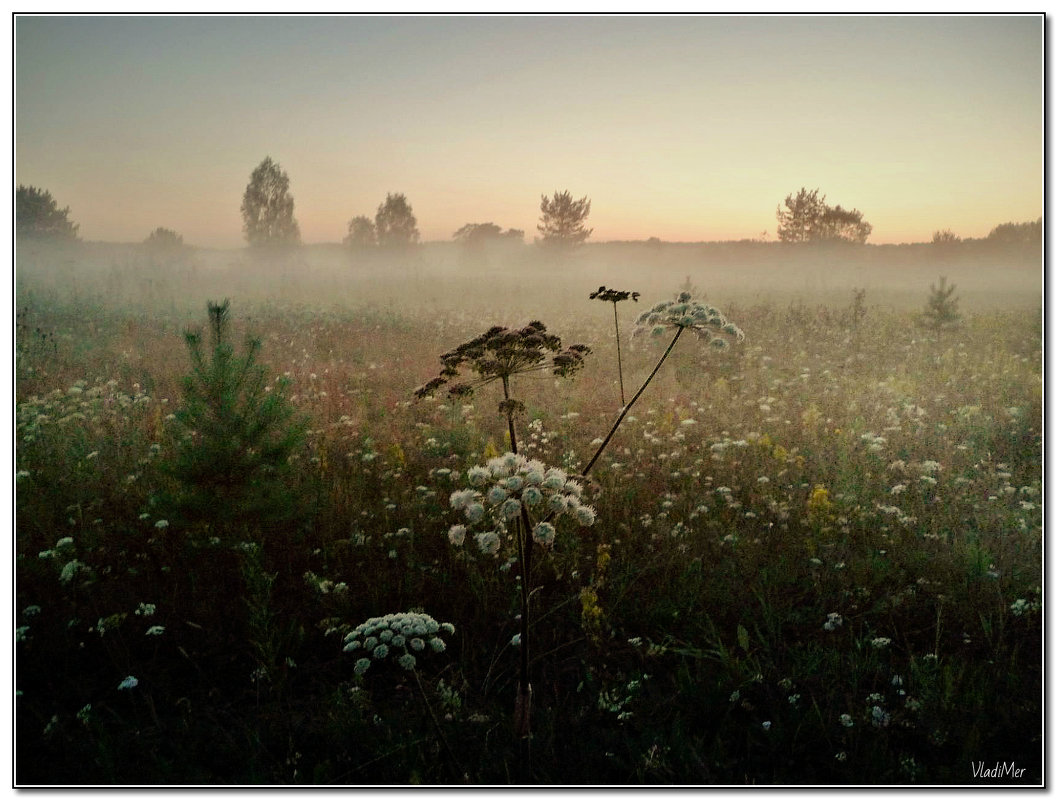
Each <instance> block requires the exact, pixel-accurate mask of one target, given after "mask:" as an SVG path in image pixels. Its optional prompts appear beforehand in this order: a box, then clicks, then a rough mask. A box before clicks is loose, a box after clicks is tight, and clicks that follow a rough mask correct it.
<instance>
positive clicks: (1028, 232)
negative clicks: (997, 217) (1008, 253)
mask: <svg viewBox="0 0 1058 801" xmlns="http://www.w3.org/2000/svg"><path fill="white" fill-rule="evenodd" d="M988 241H989V242H1000V243H1003V244H1009V245H1038V244H1040V243H1041V242H1042V241H1043V218H1042V217H1039V218H1037V219H1036V220H1034V221H1033V222H1023V223H1012V222H1009V223H1003V224H1002V225H997V226H996V227H995V228H993V229H992V230H991V231H990V232H989V233H988Z"/></svg>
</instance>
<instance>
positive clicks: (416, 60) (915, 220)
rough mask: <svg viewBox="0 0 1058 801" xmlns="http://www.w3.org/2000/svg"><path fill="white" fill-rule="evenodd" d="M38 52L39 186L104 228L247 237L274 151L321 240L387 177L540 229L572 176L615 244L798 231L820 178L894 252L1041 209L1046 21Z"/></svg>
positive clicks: (431, 222) (858, 23) (599, 25)
mask: <svg viewBox="0 0 1058 801" xmlns="http://www.w3.org/2000/svg"><path fill="white" fill-rule="evenodd" d="M15 47H16V50H15V114H16V117H15V149H16V153H15V168H16V175H15V178H16V182H17V183H24V184H30V185H34V186H39V187H42V188H45V189H48V190H49V191H51V193H52V194H53V195H54V196H55V198H56V200H57V201H58V202H59V204H60V205H61V206H67V205H68V206H70V209H71V218H72V219H73V220H74V221H75V222H78V223H80V225H81V231H80V232H81V235H82V237H83V238H85V239H90V240H108V241H140V240H142V239H143V238H144V237H146V236H147V234H148V233H150V231H152V230H153V229H154V228H156V227H158V226H165V227H167V228H172V229H174V230H176V231H177V232H179V233H180V234H182V235H183V236H184V239H185V241H187V242H188V243H190V244H194V245H201V246H207V247H239V246H241V245H242V244H243V239H242V221H241V217H240V214H239V204H240V202H241V200H242V193H243V190H244V189H245V187H246V183H247V181H248V179H249V176H250V172H251V171H252V170H253V168H254V167H255V166H256V165H257V164H258V163H259V162H260V161H261V159H263V158H264V157H265V156H266V155H270V156H271V157H272V158H273V159H274V160H276V161H278V162H279V163H280V165H281V166H282V167H283V169H285V170H286V172H287V173H288V175H289V176H290V183H291V192H292V194H293V196H294V201H295V216H296V218H297V219H298V222H299V224H300V226H301V231H302V237H303V239H304V241H306V242H310V243H311V242H338V241H340V240H341V239H342V237H343V236H344V235H345V233H346V227H347V223H348V221H349V219H350V218H352V217H353V216H355V215H359V214H366V215H367V216H369V217H374V213H375V209H376V208H377V206H378V204H379V203H380V202H381V201H382V200H383V199H384V198H385V196H386V193H387V192H403V193H404V194H405V195H406V196H407V198H408V201H409V202H410V203H411V205H412V207H413V210H414V212H415V215H416V217H417V218H418V221H419V229H420V231H421V232H422V235H423V238H424V239H425V240H447V239H450V238H451V235H452V233H453V232H454V231H455V230H456V229H458V228H459V227H460V226H462V225H463V224H465V223H468V222H490V221H491V222H495V223H496V224H498V225H500V226H503V227H504V228H507V227H514V228H522V229H524V230H525V232H526V239H527V241H531V240H532V237H533V235H534V234H535V233H536V224H537V222H538V217H539V203H540V195H541V194H544V193H546V194H549V195H550V194H551V193H552V192H553V191H555V190H563V189H569V190H570V191H571V192H572V193H573V194H574V196H575V197H581V196H583V195H587V196H589V197H590V198H591V200H592V211H591V216H590V218H589V224H590V225H591V226H593V227H594V229H595V233H594V235H593V236H592V241H604V240H610V239H645V238H647V237H650V236H658V237H661V238H662V239H666V240H673V241H697V240H717V239H740V238H747V237H756V236H758V235H759V234H760V233H761V232H762V231H765V230H767V231H768V235H769V238H770V239H774V237H775V227H776V221H775V207H776V205H778V204H779V203H780V202H781V201H782V199H783V198H784V197H785V196H786V195H787V194H790V193H794V192H796V191H797V190H798V189H799V188H800V187H801V186H806V187H808V188H810V189H811V188H815V187H818V188H820V189H821V190H822V191H823V192H824V193H825V194H826V195H827V200H828V202H829V203H831V204H841V205H842V206H844V207H845V208H852V207H854V208H857V209H859V210H861V211H862V212H863V213H864V217H865V219H867V220H868V221H869V222H870V223H871V224H872V225H873V226H874V233H873V234H872V236H871V238H870V240H869V241H870V242H872V243H876V244H883V243H891V242H915V241H918V242H921V241H928V240H929V239H930V237H931V236H932V233H933V231H935V230H937V229H942V228H951V229H952V230H953V231H955V233H957V234H959V235H960V236H972V237H980V236H985V235H986V234H987V233H988V231H989V230H990V229H991V228H992V227H993V226H995V225H997V224H999V223H1002V222H1009V221H1015V222H1021V221H1025V220H1034V219H1036V218H1037V217H1039V216H1040V215H1041V214H1042V213H1043V89H1042V86H1043V18H1042V17H1041V16H1024V17H998V16H977V17H958V16H940V17H936V16H932V17H931V16H890V17H882V16H853V17H848V16H846V17H835V16H829V17H828V16H807V15H806V16H741V17H739V16H733V17H732V16H726V17H725V16H699V17H686V16H684V17H679V16H669V17H647V16H621V17H572V16H565V17H519V16H505V17H481V16H479V17H441V16H438V17H399V18H398V17H366V16H361V17H308V18H304V17H301V18H299V17H183V18H173V17H102V16H98V17H29V16H21V17H18V18H17V19H16V23H15Z"/></svg>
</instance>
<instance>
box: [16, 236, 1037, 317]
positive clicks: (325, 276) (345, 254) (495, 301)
mask: <svg viewBox="0 0 1058 801" xmlns="http://www.w3.org/2000/svg"><path fill="white" fill-rule="evenodd" d="M18 264H19V269H18V271H17V274H16V281H17V286H18V289H19V294H20V296H22V295H23V294H24V293H25V292H28V291H34V292H37V293H40V292H45V293H47V292H54V293H56V296H57V297H71V296H79V297H82V298H84V299H85V300H96V299H98V300H100V301H101V302H103V303H104V304H105V305H109V306H113V307H115V308H117V307H120V306H121V305H122V304H129V305H133V306H143V307H144V309H145V310H158V309H161V308H165V309H170V310H180V311H187V312H188V313H193V314H197V313H198V312H200V311H201V309H202V308H203V307H204V303H205V301H206V300H208V299H218V298H223V297H229V296H230V297H232V298H233V299H235V300H236V301H238V302H242V303H260V302H273V303H277V304H280V305H283V304H308V305H310V306H314V307H320V308H335V309H338V308H342V309H354V308H357V307H361V306H381V307H385V308H388V309H390V310H392V311H394V312H395V313H405V312H410V311H412V310H414V311H416V312H418V311H424V312H428V311H429V310H430V309H434V310H435V311H437V312H438V313H441V312H448V311H454V310H466V311H471V310H473V312H474V313H475V314H477V313H480V312H484V313H487V314H492V315H496V316H498V317H499V316H506V315H515V316H516V315H518V314H521V315H524V314H529V315H532V314H534V313H535V312H534V308H535V309H539V308H540V307H539V305H538V304H539V303H541V302H544V303H546V307H547V308H548V309H551V310H553V311H561V312H563V313H565V312H573V311H575V310H576V309H577V308H578V307H579V306H580V302H581V300H582V297H584V296H586V295H587V293H588V292H590V291H591V290H593V289H595V288H597V287H598V286H599V285H601V284H606V285H613V286H620V287H624V286H627V287H630V288H634V289H636V290H637V291H639V292H641V293H642V294H643V295H644V296H647V297H653V296H659V297H660V296H667V295H669V294H672V293H674V292H676V291H677V290H678V289H679V287H680V286H681V285H683V284H685V283H686V282H687V281H688V280H689V281H690V283H691V284H693V285H694V286H695V287H698V288H699V289H700V291H701V292H702V294H703V295H704V296H705V297H706V298H708V299H709V300H711V301H713V302H715V303H724V302H727V303H730V302H738V303H740V304H747V303H772V304H778V305H787V304H802V305H808V306H816V305H821V304H822V305H833V304H839V305H840V304H843V303H846V302H849V301H850V300H851V296H852V293H853V292H854V291H856V290H866V292H867V295H866V302H867V303H868V304H869V305H872V306H875V305H876V306H881V307H884V308H886V309H898V310H902V311H908V310H912V309H914V310H921V308H922V307H923V306H924V304H925V300H926V297H927V296H928V294H929V288H930V285H931V284H933V283H935V282H936V281H937V280H938V277H940V276H945V277H946V278H947V279H948V280H949V282H951V283H955V284H956V285H957V286H958V287H959V296H960V298H961V299H962V306H963V308H965V309H967V310H985V309H996V308H1023V309H1028V310H1032V311H1036V312H1039V311H1042V300H1043V276H1042V271H1041V266H1040V252H1039V249H1038V248H1036V247H1033V246H1032V245H1031V244H1030V245H1029V246H1027V247H1026V246H1024V245H1021V246H1004V245H996V244H992V243H963V244H960V245H956V246H954V247H939V246H936V245H932V244H930V243H923V244H916V245H882V246H868V247H858V246H854V245H845V244H842V243H835V244H832V245H823V246H818V247H799V246H797V245H785V244H782V243H775V242H771V243H745V242H736V243H698V244H694V243H651V242H630V243H619V242H617V243H598V244H590V245H586V246H584V247H583V248H581V249H579V250H578V251H575V252H572V253H568V252H557V253H556V252H550V251H548V250H547V249H541V248H539V247H534V246H532V245H506V244H504V245H497V246H493V247H486V248H479V249H476V250H472V249H468V248H466V247H464V246H461V245H459V244H457V243H428V244H425V245H423V246H421V247H420V248H417V249H416V250H415V252H413V253H411V254H409V253H396V254H391V253H385V252H382V253H367V254H364V253H356V252H350V251H349V249H348V248H344V247H342V246H340V245H311V246H306V247H304V248H302V249H301V250H300V251H299V252H297V253H296V254H288V255H285V256H282V257H275V256H269V255H267V254H259V253H254V252H253V251H252V250H241V249H240V250H235V249H233V250H210V249H199V248H187V249H186V250H185V251H183V252H182V253H181V254H180V256H179V257H178V258H175V259H174V258H172V257H162V258H159V257H157V256H152V255H151V254H150V253H149V252H148V251H147V250H146V249H145V248H144V247H143V246H142V245H137V244H125V245H121V244H106V243H87V244H85V245H84V246H83V247H81V248H79V249H78V250H76V251H70V252H69V253H63V252H62V249H61V248H59V249H55V248H52V247H48V246H42V247H33V246H27V247H24V248H22V249H21V251H20V254H19V263H18ZM507 322H510V323H511V324H513V323H515V322H516V320H513V319H512V320H508V321H507Z"/></svg>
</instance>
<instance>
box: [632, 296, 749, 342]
mask: <svg viewBox="0 0 1058 801" xmlns="http://www.w3.org/2000/svg"><path fill="white" fill-rule="evenodd" d="M670 328H689V329H691V330H693V331H694V333H695V334H697V335H698V338H699V339H705V340H707V341H708V342H709V345H710V346H711V347H714V348H726V347H727V346H728V345H729V344H731V343H730V342H729V341H728V339H726V338H725V337H724V336H722V335H727V336H728V337H734V339H735V341H736V342H742V340H744V339H745V338H746V335H745V334H744V333H742V329H741V328H739V327H738V326H737V325H735V324H734V323H731V322H728V320H727V318H725V317H724V315H723V314H721V313H720V310H719V309H717V308H716V307H714V306H709V305H708V304H705V303H700V302H699V301H696V300H691V293H690V292H681V293H680V294H679V296H677V298H676V299H675V300H664V301H662V302H661V303H657V304H655V305H654V306H653V307H652V308H650V309H647V310H646V311H645V312H643V313H642V314H640V315H639V316H638V317H637V318H636V322H635V328H634V329H633V330H632V336H636V335H638V334H641V333H646V332H649V333H651V334H653V335H654V336H660V335H661V334H664V333H665V332H666V331H667V330H668V329H670Z"/></svg>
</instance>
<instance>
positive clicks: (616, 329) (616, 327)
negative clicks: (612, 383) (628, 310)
mask: <svg viewBox="0 0 1058 801" xmlns="http://www.w3.org/2000/svg"><path fill="white" fill-rule="evenodd" d="M613 330H614V334H615V335H616V338H617V381H618V383H619V384H620V386H621V406H624V405H625V379H624V373H623V371H622V370H621V327H620V326H619V325H618V324H617V301H616V300H615V301H614V304H613Z"/></svg>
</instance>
